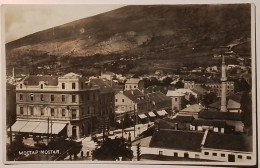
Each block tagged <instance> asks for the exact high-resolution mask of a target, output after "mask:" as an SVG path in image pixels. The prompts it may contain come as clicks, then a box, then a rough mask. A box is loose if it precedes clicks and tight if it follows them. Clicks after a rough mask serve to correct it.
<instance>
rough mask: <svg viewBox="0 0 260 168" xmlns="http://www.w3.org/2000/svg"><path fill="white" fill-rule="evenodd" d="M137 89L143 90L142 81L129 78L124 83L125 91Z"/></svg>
mask: <svg viewBox="0 0 260 168" xmlns="http://www.w3.org/2000/svg"><path fill="white" fill-rule="evenodd" d="M132 89H139V90H141V91H143V90H144V81H143V80H141V79H139V78H130V79H127V80H126V82H125V90H132Z"/></svg>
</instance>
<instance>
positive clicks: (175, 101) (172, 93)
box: [166, 90, 186, 111]
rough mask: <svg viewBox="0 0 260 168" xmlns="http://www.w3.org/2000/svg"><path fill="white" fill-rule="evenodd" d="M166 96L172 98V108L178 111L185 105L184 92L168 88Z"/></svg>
mask: <svg viewBox="0 0 260 168" xmlns="http://www.w3.org/2000/svg"><path fill="white" fill-rule="evenodd" d="M166 96H168V97H170V98H171V99H172V110H177V111H180V110H181V109H183V108H184V107H185V105H186V100H185V94H183V93H179V92H178V91H176V90H168V92H167V94H166Z"/></svg>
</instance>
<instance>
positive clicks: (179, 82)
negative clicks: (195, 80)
mask: <svg viewBox="0 0 260 168" xmlns="http://www.w3.org/2000/svg"><path fill="white" fill-rule="evenodd" d="M175 88H176V89H179V88H184V83H183V82H182V81H181V80H179V81H178V82H176V84H175Z"/></svg>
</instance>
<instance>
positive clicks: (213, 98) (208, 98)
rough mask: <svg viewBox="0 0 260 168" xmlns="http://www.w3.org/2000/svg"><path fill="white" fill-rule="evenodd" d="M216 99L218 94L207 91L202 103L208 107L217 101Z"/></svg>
mask: <svg viewBox="0 0 260 168" xmlns="http://www.w3.org/2000/svg"><path fill="white" fill-rule="evenodd" d="M216 99H217V95H216V94H215V93H214V92H210V93H206V94H205V95H204V96H203V98H202V100H201V104H202V105H203V106H205V107H208V105H210V104H211V103H213V102H215V101H216Z"/></svg>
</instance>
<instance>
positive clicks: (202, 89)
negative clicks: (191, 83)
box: [191, 85, 209, 95]
mask: <svg viewBox="0 0 260 168" xmlns="http://www.w3.org/2000/svg"><path fill="white" fill-rule="evenodd" d="M191 90H192V91H194V92H196V93H198V94H201V95H205V94H206V93H207V92H208V91H209V89H208V88H207V87H205V86H197V85H196V86H195V87H194V88H193V89H191Z"/></svg>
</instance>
